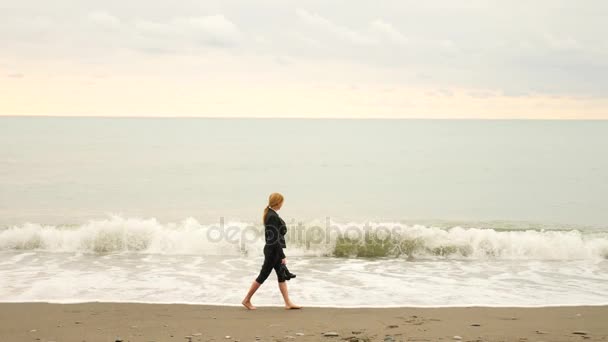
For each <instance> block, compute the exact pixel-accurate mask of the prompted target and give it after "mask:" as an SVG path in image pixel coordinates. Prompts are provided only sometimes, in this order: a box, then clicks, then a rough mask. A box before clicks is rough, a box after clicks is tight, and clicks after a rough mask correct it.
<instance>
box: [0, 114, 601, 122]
mask: <svg viewBox="0 0 608 342" xmlns="http://www.w3.org/2000/svg"><path fill="white" fill-rule="evenodd" d="M0 118H77V119H86V118H91V119H218V120H230V119H236V120H243V119H252V120H428V121H431V120H438V121H441V120H450V121H460V120H462V121H472V120H479V121H608V118H557V117H556V118H507V117H498V118H478V117H464V118H449V117H433V118H425V117H332V116H327V117H305V116H293V117H292V116H290V117H284V116H225V117H221V116H188V115H171V116H170V115H119V116H118V115H62V114H51V115H48V114H23V115H20V114H17V115H15V114H9V115H6V114H0Z"/></svg>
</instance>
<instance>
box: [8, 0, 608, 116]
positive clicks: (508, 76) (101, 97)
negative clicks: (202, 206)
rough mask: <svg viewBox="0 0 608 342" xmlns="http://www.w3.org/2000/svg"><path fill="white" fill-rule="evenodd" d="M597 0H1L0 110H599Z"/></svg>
mask: <svg viewBox="0 0 608 342" xmlns="http://www.w3.org/2000/svg"><path fill="white" fill-rule="evenodd" d="M606 18H608V1H605V0H586V1H576V0H570V1H562V0H534V1H522V0H501V1H496V0H479V1H478V0H461V1H453V0H444V1H437V0H426V1H409V0H397V1H390V0H386V1H360V0H346V1H335V0H314V1H310V0H306V1H304V0H300V1H291V0H276V1H271V0H258V1H253V0H222V1H203V0H197V1H191V0H180V1H168V0H129V1H124V0H104V1H100V0H97V1H92V0H53V1H39V0H0V115H70V116H71V115H73V116H77V115H78V116H202V117H285V118H289V117H306V118H323V117H332V118H484V119H497V118H507V119H509V118H513V119H608V39H607V38H606V37H607V34H608V20H606Z"/></svg>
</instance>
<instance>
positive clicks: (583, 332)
mask: <svg viewBox="0 0 608 342" xmlns="http://www.w3.org/2000/svg"><path fill="white" fill-rule="evenodd" d="M572 333H573V334H574V335H587V334H588V333H587V332H586V331H582V330H577V331H573V332H572Z"/></svg>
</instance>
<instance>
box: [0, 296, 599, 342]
mask: <svg viewBox="0 0 608 342" xmlns="http://www.w3.org/2000/svg"><path fill="white" fill-rule="evenodd" d="M474 325H479V326H474ZM325 332H336V333H338V334H339V336H337V337H325V336H324V335H323V333H325ZM574 332H580V333H581V334H575V333H574ZM188 336H190V338H188ZM226 336H230V337H229V338H227V337H226ZM455 336H460V337H461V338H462V341H547V342H549V341H608V307H606V306H598V307H555V308H439V309H417V308H385V309H330V308H304V309H302V310H292V311H288V310H285V309H283V308H279V307H261V308H258V310H256V311H247V310H246V309H244V308H243V307H225V306H207V305H180V304H130V303H121V304H119V303H83V304H47V303H0V341H1V342H5V341H6V342H13V341H57V342H66V341H78V342H81V341H116V340H119V339H120V340H123V341H146V342H147V341H157V342H162V341H186V342H187V341H190V340H191V341H195V342H196V341H213V340H214V341H237V340H238V341H256V337H257V339H258V340H260V341H456V340H457V339H455Z"/></svg>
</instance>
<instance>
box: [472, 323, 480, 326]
mask: <svg viewBox="0 0 608 342" xmlns="http://www.w3.org/2000/svg"><path fill="white" fill-rule="evenodd" d="M471 326H472V327H480V326H481V324H479V323H473V324H471Z"/></svg>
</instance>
